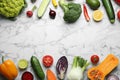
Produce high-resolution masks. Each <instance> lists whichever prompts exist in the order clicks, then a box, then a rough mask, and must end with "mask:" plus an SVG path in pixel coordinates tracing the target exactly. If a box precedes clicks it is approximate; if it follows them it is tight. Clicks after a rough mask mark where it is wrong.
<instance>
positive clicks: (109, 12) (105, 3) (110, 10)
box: [102, 0, 115, 24]
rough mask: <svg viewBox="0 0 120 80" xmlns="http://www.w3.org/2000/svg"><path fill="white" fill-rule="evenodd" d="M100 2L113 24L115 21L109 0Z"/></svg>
mask: <svg viewBox="0 0 120 80" xmlns="http://www.w3.org/2000/svg"><path fill="white" fill-rule="evenodd" d="M102 3H103V6H104V7H105V10H106V12H107V15H108V18H109V20H110V22H111V23H112V24H113V23H114V22H115V12H114V9H113V6H112V3H111V0H102Z"/></svg>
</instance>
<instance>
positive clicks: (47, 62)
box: [42, 55, 53, 67]
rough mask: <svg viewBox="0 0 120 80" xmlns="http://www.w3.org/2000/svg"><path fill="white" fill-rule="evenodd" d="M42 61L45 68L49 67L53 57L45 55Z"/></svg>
mask: <svg viewBox="0 0 120 80" xmlns="http://www.w3.org/2000/svg"><path fill="white" fill-rule="evenodd" d="M42 61H43V65H44V66H45V67H50V66H51V65H52V64H53V57H52V56H50V55H46V56H44V57H43V59H42Z"/></svg>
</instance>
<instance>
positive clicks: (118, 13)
mask: <svg viewBox="0 0 120 80" xmlns="http://www.w3.org/2000/svg"><path fill="white" fill-rule="evenodd" d="M117 17H118V19H119V20H120V10H119V11H118V12H117Z"/></svg>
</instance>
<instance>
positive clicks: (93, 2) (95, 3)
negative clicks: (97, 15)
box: [86, 0, 100, 10]
mask: <svg viewBox="0 0 120 80" xmlns="http://www.w3.org/2000/svg"><path fill="white" fill-rule="evenodd" d="M86 3H87V4H88V5H89V6H90V8H91V9H93V10H96V9H98V8H99V7H100V1H99V0H86Z"/></svg>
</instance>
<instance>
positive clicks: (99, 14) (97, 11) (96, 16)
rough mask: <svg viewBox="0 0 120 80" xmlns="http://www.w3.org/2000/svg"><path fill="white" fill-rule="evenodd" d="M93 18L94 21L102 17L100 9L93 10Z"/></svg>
mask: <svg viewBox="0 0 120 80" xmlns="http://www.w3.org/2000/svg"><path fill="white" fill-rule="evenodd" d="M93 19H94V20H95V21H101V20H102V19H103V13H102V11H101V10H95V11H94V12H93Z"/></svg>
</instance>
